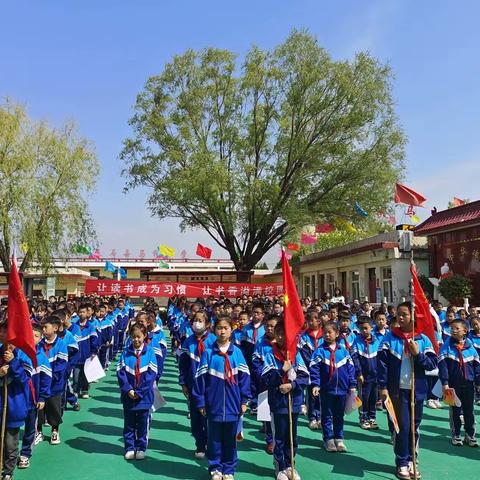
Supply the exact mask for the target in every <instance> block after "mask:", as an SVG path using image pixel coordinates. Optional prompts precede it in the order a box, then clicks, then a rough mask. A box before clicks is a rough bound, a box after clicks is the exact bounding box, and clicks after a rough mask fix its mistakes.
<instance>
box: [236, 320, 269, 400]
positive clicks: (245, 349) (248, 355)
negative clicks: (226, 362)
mask: <svg viewBox="0 0 480 480" xmlns="http://www.w3.org/2000/svg"><path fill="white" fill-rule="evenodd" d="M264 335H265V327H264V326H263V323H262V324H260V326H259V327H257V328H255V326H254V324H253V322H250V323H248V324H247V325H245V327H244V328H243V330H242V336H241V338H240V349H241V350H242V353H243V356H244V357H245V359H246V360H247V365H248V368H249V369H250V371H251V372H252V371H253V363H252V362H253V352H254V350H255V344H256V343H257V342H258V341H259V340H261V339H262V338H263V336H264ZM250 380H251V381H250V388H251V393H250V397H251V399H252V400H251V402H250V407H251V408H253V409H254V408H256V407H257V397H258V394H259V391H258V388H259V385H258V380H256V379H255V378H251V379H250Z"/></svg>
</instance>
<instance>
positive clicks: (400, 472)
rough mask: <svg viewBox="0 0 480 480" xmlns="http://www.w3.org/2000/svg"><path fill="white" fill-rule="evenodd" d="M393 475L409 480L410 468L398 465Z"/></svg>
mask: <svg viewBox="0 0 480 480" xmlns="http://www.w3.org/2000/svg"><path fill="white" fill-rule="evenodd" d="M395 475H396V476H397V478H399V479H400V480H410V470H409V469H408V467H398V468H397V472H396V474H395Z"/></svg>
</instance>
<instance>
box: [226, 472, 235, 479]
mask: <svg viewBox="0 0 480 480" xmlns="http://www.w3.org/2000/svg"><path fill="white" fill-rule="evenodd" d="M223 480H235V477H234V476H233V475H232V474H231V473H227V474H226V475H224V476H223Z"/></svg>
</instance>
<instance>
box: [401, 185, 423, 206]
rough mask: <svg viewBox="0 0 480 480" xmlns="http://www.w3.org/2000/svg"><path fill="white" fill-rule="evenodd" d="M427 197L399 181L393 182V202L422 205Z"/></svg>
mask: <svg viewBox="0 0 480 480" xmlns="http://www.w3.org/2000/svg"><path fill="white" fill-rule="evenodd" d="M426 201H427V199H426V198H425V197H424V196H423V195H422V194H421V193H418V192H416V191H415V190H412V189H411V188H409V187H406V186H405V185H402V184H401V183H396V184H395V203H404V204H405V205H415V206H416V207H423V206H424V205H423V204H424V203H425V202H426Z"/></svg>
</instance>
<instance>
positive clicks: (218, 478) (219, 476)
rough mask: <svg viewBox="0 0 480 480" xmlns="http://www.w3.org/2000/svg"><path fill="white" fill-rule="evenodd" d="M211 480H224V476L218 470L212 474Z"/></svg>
mask: <svg viewBox="0 0 480 480" xmlns="http://www.w3.org/2000/svg"><path fill="white" fill-rule="evenodd" d="M210 479H211V480H222V479H223V475H222V474H221V473H220V472H219V471H218V470H214V471H213V472H211V473H210Z"/></svg>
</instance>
